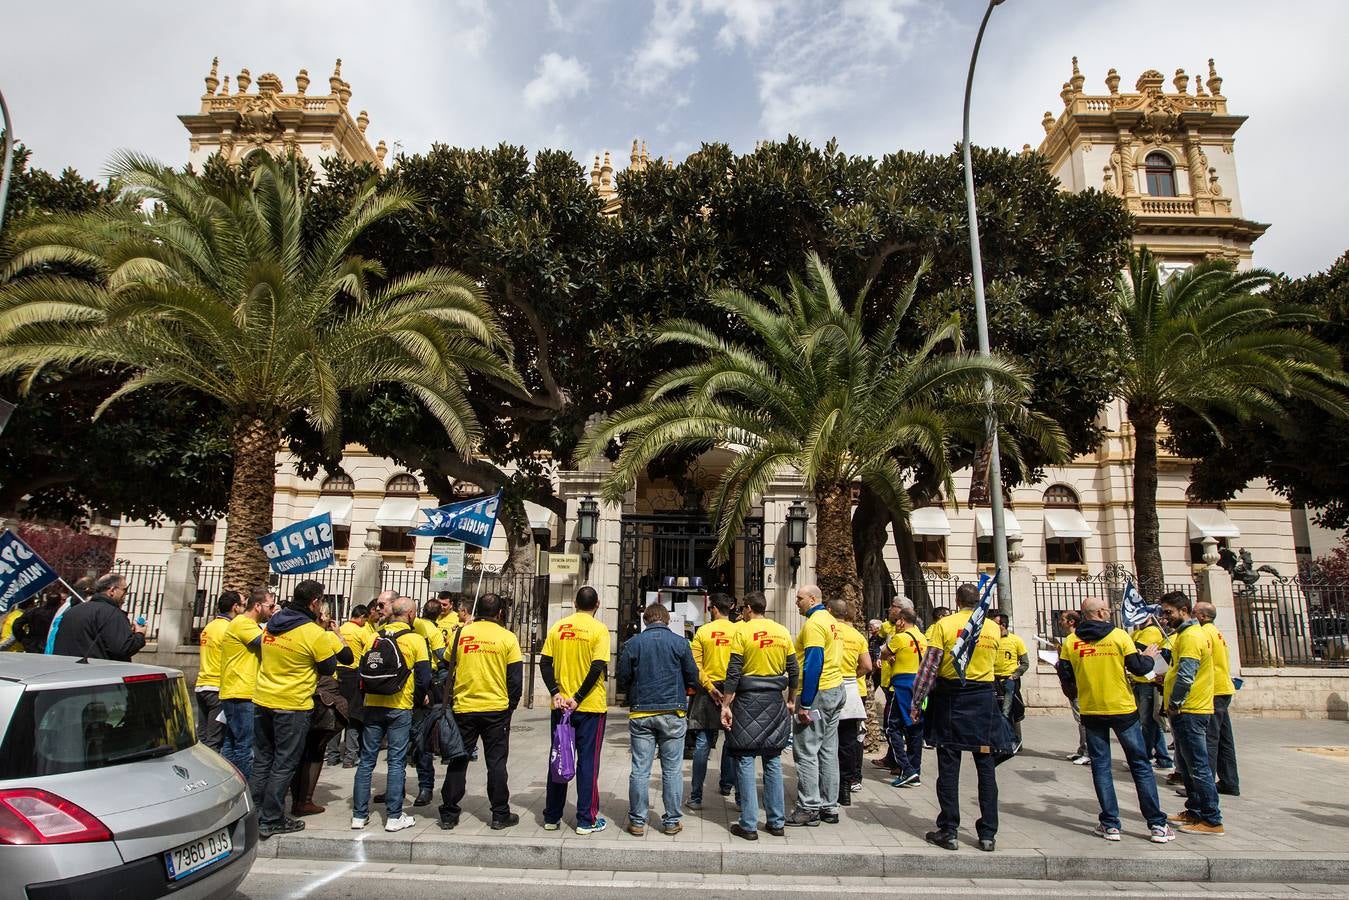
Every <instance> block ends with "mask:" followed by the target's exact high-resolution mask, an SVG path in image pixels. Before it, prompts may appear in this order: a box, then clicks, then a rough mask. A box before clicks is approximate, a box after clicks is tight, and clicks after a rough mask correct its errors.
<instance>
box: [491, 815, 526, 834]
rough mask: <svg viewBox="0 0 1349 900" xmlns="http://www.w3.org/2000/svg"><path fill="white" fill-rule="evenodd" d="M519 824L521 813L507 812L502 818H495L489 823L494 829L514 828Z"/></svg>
mask: <svg viewBox="0 0 1349 900" xmlns="http://www.w3.org/2000/svg"><path fill="white" fill-rule="evenodd" d="M519 824H520V814H519V813H507V814H506V815H505V816H503V817H502V818H500V819H497V818H493V819H492V824H491V825H489V826H488V827H489V828H491V829H492V830H493V831H501V830H502V829H503V828H513V827H515V826H516V825H519Z"/></svg>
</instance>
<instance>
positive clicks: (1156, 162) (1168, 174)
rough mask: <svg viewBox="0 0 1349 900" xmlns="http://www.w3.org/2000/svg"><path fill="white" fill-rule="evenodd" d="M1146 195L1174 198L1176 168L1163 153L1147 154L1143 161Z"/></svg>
mask: <svg viewBox="0 0 1349 900" xmlns="http://www.w3.org/2000/svg"><path fill="white" fill-rule="evenodd" d="M1143 162H1144V166H1145V169H1146V172H1147V178H1148V193H1149V194H1151V195H1152V196H1154V197H1174V196H1176V167H1175V166H1174V165H1172V164H1171V157H1169V156H1167V155H1166V154H1165V153H1149V154H1148V155H1147V159H1145V160H1144V161H1143Z"/></svg>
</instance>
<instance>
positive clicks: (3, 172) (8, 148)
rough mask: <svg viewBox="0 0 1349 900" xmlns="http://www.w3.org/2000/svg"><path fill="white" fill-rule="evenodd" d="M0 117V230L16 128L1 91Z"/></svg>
mask: <svg viewBox="0 0 1349 900" xmlns="http://www.w3.org/2000/svg"><path fill="white" fill-rule="evenodd" d="M0 117H3V118H4V125H5V148H4V149H5V163H4V166H3V168H0V229H3V228H4V227H5V201H7V200H8V199H9V176H10V173H11V172H12V171H13V170H14V126H13V125H11V124H10V121H9V106H8V104H6V103H5V93H4V91H0Z"/></svg>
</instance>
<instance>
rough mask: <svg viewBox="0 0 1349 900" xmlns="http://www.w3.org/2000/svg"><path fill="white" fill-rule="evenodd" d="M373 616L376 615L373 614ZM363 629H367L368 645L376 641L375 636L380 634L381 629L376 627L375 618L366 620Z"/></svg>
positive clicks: (366, 638)
mask: <svg viewBox="0 0 1349 900" xmlns="http://www.w3.org/2000/svg"><path fill="white" fill-rule="evenodd" d="M371 615H372V616H373V615H374V613H373V612H372V613H371ZM361 627H363V628H364V629H365V640H366V643H367V644H368V643H370V641H372V640H374V638H375V635H377V634H379V629H378V628H376V627H375V620H374V619H373V618H369V619H366V620H365V625H363V626H361Z"/></svg>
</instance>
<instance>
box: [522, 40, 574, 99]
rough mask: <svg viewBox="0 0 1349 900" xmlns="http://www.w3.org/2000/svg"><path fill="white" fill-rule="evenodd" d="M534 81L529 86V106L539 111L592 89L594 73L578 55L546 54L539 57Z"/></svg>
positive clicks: (527, 96)
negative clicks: (589, 70)
mask: <svg viewBox="0 0 1349 900" xmlns="http://www.w3.org/2000/svg"><path fill="white" fill-rule="evenodd" d="M535 71H536V72H537V73H538V74H536V75H535V76H534V80H532V81H531V82H529V84H527V85H525V90H524V97H525V105H526V106H529V107H531V108H534V109H537V108H539V107H541V106H548V105H549V104H551V103H556V102H557V101H558V100H570V99H571V98H573V97H575V96H576V95H577V94H581V93H584V92H586V91H588V90H590V73H589V72H588V71H587V70H586V67H585V65H584V64H583V63H582V62H581V61H580V60H579V59H577V58H576V57H574V56H566V57H564V56H560V55H558V54H556V53H545V54H544V55H543V56H542V57H540V58H539V65H538V67H537V69H536V70H535Z"/></svg>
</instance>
